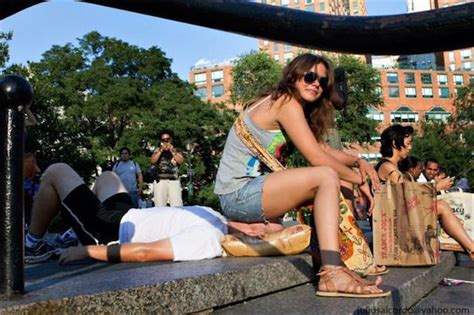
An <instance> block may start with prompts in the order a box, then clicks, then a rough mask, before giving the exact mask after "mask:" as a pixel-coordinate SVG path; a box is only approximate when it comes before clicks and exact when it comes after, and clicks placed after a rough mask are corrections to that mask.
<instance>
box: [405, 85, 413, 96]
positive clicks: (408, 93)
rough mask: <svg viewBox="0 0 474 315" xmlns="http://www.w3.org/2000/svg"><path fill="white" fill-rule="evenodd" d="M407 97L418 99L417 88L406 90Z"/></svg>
mask: <svg viewBox="0 0 474 315" xmlns="http://www.w3.org/2000/svg"><path fill="white" fill-rule="evenodd" d="M405 96H406V97H410V98H413V97H416V88H414V87H406V88H405Z"/></svg>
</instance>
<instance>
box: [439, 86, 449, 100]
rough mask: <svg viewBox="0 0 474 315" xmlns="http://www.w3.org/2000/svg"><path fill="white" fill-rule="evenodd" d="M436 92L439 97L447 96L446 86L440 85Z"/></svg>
mask: <svg viewBox="0 0 474 315" xmlns="http://www.w3.org/2000/svg"><path fill="white" fill-rule="evenodd" d="M438 94H439V97H440V98H449V89H448V88H447V87H440V88H439V89H438Z"/></svg>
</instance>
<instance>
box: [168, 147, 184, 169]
mask: <svg viewBox="0 0 474 315" xmlns="http://www.w3.org/2000/svg"><path fill="white" fill-rule="evenodd" d="M171 154H173V158H174V160H175V161H176V163H178V165H181V164H183V162H184V157H183V155H182V154H181V153H180V152H179V151H177V150H175V149H174V148H173V149H171Z"/></svg>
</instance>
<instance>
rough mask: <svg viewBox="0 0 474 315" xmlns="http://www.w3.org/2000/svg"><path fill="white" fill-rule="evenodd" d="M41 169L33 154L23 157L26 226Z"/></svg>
mask: <svg viewBox="0 0 474 315" xmlns="http://www.w3.org/2000/svg"><path fill="white" fill-rule="evenodd" d="M39 173H41V169H40V168H39V166H38V164H37V163H36V157H35V155H34V154H33V153H31V152H28V153H25V154H24V155H23V190H24V197H25V198H24V200H25V224H26V226H28V225H29V224H30V219H31V208H32V207H33V199H34V196H35V194H36V193H37V192H38V189H39V183H38V174H39Z"/></svg>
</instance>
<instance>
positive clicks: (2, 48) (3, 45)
mask: <svg viewBox="0 0 474 315" xmlns="http://www.w3.org/2000/svg"><path fill="white" fill-rule="evenodd" d="M12 38H13V32H7V33H4V32H0V69H2V68H4V67H5V65H6V63H7V62H8V60H10V50H9V46H8V41H10V40H11V39H12Z"/></svg>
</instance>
